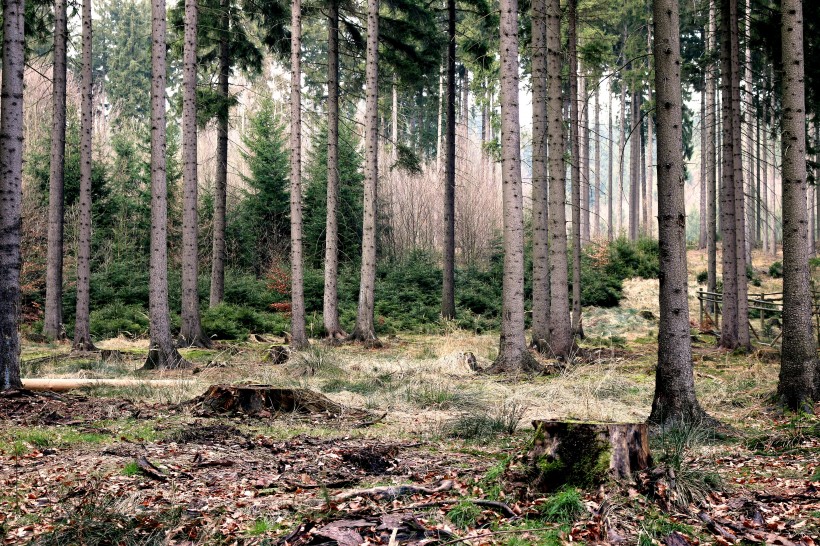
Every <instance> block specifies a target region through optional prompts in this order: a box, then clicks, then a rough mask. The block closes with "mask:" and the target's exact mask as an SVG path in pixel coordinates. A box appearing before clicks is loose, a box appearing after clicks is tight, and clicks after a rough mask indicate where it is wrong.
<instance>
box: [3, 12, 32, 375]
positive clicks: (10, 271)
mask: <svg viewBox="0 0 820 546" xmlns="http://www.w3.org/2000/svg"><path fill="white" fill-rule="evenodd" d="M24 13H25V5H24V1H23V0H3V71H2V72H3V73H2V78H3V81H2V94H1V95H2V99H0V166H2V168H3V176H0V390H7V389H19V388H21V386H22V384H21V383H20V335H19V333H18V331H17V321H18V320H19V319H20V265H21V262H20V227H21V224H22V221H21V208H22V202H23V73H24V70H25V50H26V36H25V32H24V26H25V22H24Z"/></svg>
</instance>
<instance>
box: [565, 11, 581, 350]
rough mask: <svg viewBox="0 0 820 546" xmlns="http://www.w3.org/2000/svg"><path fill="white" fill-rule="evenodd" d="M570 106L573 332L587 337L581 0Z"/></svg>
mask: <svg viewBox="0 0 820 546" xmlns="http://www.w3.org/2000/svg"><path fill="white" fill-rule="evenodd" d="M567 17H568V18H569V31H568V36H569V37H568V40H569V53H568V55H569V103H570V155H571V156H572V163H571V165H570V191H571V193H572V195H571V199H570V201H571V203H572V205H571V208H572V330H573V333H574V334H575V335H576V336H579V337H581V338H583V337H584V328H583V325H582V324H581V168H580V167H581V165H580V162H579V156H580V144H581V143H580V141H579V140H580V133H579V130H580V116H579V111H578V51H577V45H578V32H577V23H578V0H569V3H568V5H567Z"/></svg>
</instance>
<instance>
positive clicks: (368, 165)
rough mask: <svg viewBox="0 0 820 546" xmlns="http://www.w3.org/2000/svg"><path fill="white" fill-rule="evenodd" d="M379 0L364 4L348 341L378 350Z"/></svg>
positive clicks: (371, 0)
mask: <svg viewBox="0 0 820 546" xmlns="http://www.w3.org/2000/svg"><path fill="white" fill-rule="evenodd" d="M378 116H379V0H367V68H366V74H365V127H364V133H365V165H364V223H363V226H362V271H361V282H360V285H359V308H358V311H357V314H356V326H355V327H354V328H353V332H352V333H351V334H350V338H351V340H354V341H361V342H363V343H364V344H365V345H371V346H378V345H379V340H378V339H377V338H376V328H375V325H374V317H373V315H374V311H375V302H374V299H375V295H376V192H377V189H378V181H379V165H378V161H379V119H378Z"/></svg>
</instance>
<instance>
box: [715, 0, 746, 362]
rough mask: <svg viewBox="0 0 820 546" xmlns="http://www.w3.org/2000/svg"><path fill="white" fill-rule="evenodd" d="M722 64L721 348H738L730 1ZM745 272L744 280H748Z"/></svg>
mask: <svg viewBox="0 0 820 546" xmlns="http://www.w3.org/2000/svg"><path fill="white" fill-rule="evenodd" d="M720 2H721V4H720V6H721V7H720V25H721V28H720V36H721V48H720V64H721V67H720V68H721V70H720V75H721V129H722V131H723V138H722V148H723V154H722V161H723V166H722V172H721V190H720V194H721V197H720V230H721V240H722V242H723V252H722V256H723V305H722V308H721V312H722V313H723V322H722V323H721V332H720V346H721V347H724V348H726V349H735V348H736V347H737V346H738V327H737V322H738V288H737V285H738V283H739V281H740V279H738V278H737V254H738V252H740V254H741V255H742V254H743V247H740V248H738V247H737V236H736V234H735V231H736V229H737V222H736V221H735V209H736V207H735V201H736V197H735V183H734V159H733V158H734V151H733V149H734V139H733V130H732V126H733V124H734V119H733V118H734V116H733V115H732V76H731V74H732V57H731V39H730V32H729V28H730V27H729V2H730V0H720ZM741 212H742V209H741ZM745 276H746V275H745V273H744V278H745Z"/></svg>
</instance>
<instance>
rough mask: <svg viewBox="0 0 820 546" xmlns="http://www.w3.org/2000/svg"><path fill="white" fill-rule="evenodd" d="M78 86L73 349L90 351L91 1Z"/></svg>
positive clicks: (86, 13)
mask: <svg viewBox="0 0 820 546" xmlns="http://www.w3.org/2000/svg"><path fill="white" fill-rule="evenodd" d="M82 9H83V17H82V18H83V35H82V41H83V46H82V74H81V80H82V83H81V84H80V199H79V203H80V206H79V221H80V229H79V232H80V236H79V246H78V248H77V311H76V318H75V325H74V345H73V347H74V350H76V351H92V350H94V349H95V347H94V343H92V341H91V314H90V299H91V161H92V159H91V135H92V132H93V130H94V118H93V115H94V113H93V106H92V98H93V97H92V85H93V84H92V80H91V77H92V76H91V0H84V1H83V8H82Z"/></svg>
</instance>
